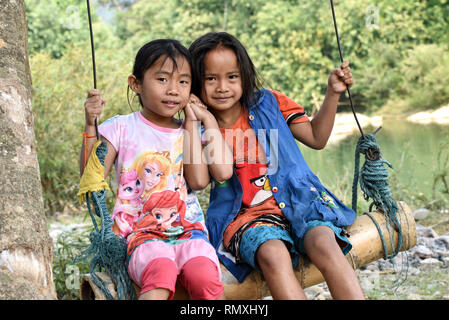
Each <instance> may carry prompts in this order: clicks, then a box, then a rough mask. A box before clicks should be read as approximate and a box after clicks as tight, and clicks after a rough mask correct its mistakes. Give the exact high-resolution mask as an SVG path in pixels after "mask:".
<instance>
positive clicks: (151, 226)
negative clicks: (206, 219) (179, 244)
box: [128, 190, 204, 250]
mask: <svg viewBox="0 0 449 320" xmlns="http://www.w3.org/2000/svg"><path fill="white" fill-rule="evenodd" d="M185 213H186V203H185V201H183V200H182V199H181V197H180V194H179V192H177V191H172V190H164V191H162V192H154V193H153V194H152V195H151V196H150V198H149V199H148V201H147V202H146V203H145V204H144V206H143V211H142V217H141V218H140V219H139V220H137V221H136V222H135V223H134V229H133V233H132V235H131V236H130V237H129V238H128V240H129V245H128V248H130V250H131V248H134V247H136V246H137V245H139V244H141V243H143V242H144V241H147V240H152V239H176V240H182V239H189V238H190V236H191V235H190V232H189V231H191V230H194V229H196V230H204V226H203V225H202V224H201V223H199V222H195V223H190V222H188V221H187V220H186V219H185Z"/></svg>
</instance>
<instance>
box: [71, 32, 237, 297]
mask: <svg viewBox="0 0 449 320" xmlns="http://www.w3.org/2000/svg"><path fill="white" fill-rule="evenodd" d="M191 83H192V72H191V59H190V54H189V52H188V50H187V49H186V48H185V47H184V46H182V45H181V44H180V43H179V42H178V41H176V40H169V39H161V40H155V41H151V42H149V43H147V44H145V45H144V46H143V47H142V48H141V49H140V50H139V52H138V53H137V56H136V59H135V63H134V68H133V72H132V75H130V76H129V77H128V85H129V88H130V89H131V90H132V91H134V92H135V93H136V94H137V96H138V98H139V102H140V104H141V106H142V109H141V111H138V112H134V113H131V114H128V115H123V116H115V117H113V118H111V119H109V120H107V121H105V122H103V123H102V124H101V125H100V126H99V128H98V131H99V133H100V135H101V139H103V140H104V141H106V143H107V146H108V153H107V155H106V157H105V163H104V164H105V175H107V174H108V173H109V170H110V169H111V166H112V164H114V165H115V170H116V178H117V184H118V185H119V189H118V195H117V199H116V205H115V207H114V212H113V219H114V220H115V222H116V223H115V225H114V228H115V229H116V230H115V231H116V233H120V234H121V235H122V236H124V237H125V238H126V240H127V244H128V245H127V246H128V259H127V261H126V263H127V265H128V273H129V275H130V277H131V279H132V280H133V281H134V282H135V283H136V284H137V285H138V286H139V287H140V288H141V291H140V299H171V298H172V297H173V295H174V291H175V285H176V282H177V281H179V282H180V283H181V284H182V285H183V286H184V287H185V288H186V289H187V291H188V293H189V294H190V296H191V298H192V299H219V298H222V297H223V291H224V289H223V285H222V283H221V269H220V264H219V261H218V258H217V255H216V253H215V250H214V248H213V247H212V245H211V244H210V242H209V240H208V232H207V230H206V228H205V225H204V215H203V213H202V211H201V207H200V205H199V202H198V199H197V198H196V196H195V195H194V194H193V193H191V192H187V186H186V182H185V180H184V176H185V177H186V178H187V182H188V186H190V187H191V188H194V189H199V188H204V187H205V185H204V181H207V182H209V179H210V177H209V172H210V173H211V175H212V177H213V178H214V179H216V180H219V181H221V180H227V179H229V178H230V177H231V175H232V162H231V161H229V163H230V164H229V165H227V166H226V165H220V166H217V165H211V166H210V168H208V166H207V165H205V164H204V163H202V161H203V160H202V159H200V161H198V162H192V163H191V164H189V165H186V166H185V167H184V165H183V150H186V149H189V148H190V141H186V144H188V146H184V143H185V142H184V131H185V130H187V131H189V130H190V131H191V130H193V127H194V124H195V123H197V122H198V121H202V122H203V124H204V126H205V128H206V129H211V130H212V129H216V130H218V125H217V122H216V121H215V118H214V117H213V116H212V115H211V114H210V113H209V112H208V111H207V110H206V109H205V108H204V107H203V106H201V105H199V104H197V103H195V102H197V101H198V99H197V98H196V97H191V94H190V89H191ZM193 99H195V101H193ZM191 101H192V102H191ZM104 103H105V100H104V99H103V98H101V95H100V92H99V91H98V90H90V91H89V93H88V98H87V100H86V102H85V114H86V122H85V129H84V136H85V142H83V145H82V150H81V156H80V170H81V172H82V171H83V166H82V164H83V163H85V162H84V161H85V160H84V159H83V155H84V154H86V155H89V154H90V152H92V147H93V144H94V142H95V139H94V138H95V125H94V123H95V118H99V117H100V115H101V112H102V108H103V104H104ZM186 106H187V109H188V110H187V111H188V112H186V119H185V121H180V120H178V119H176V118H175V117H174V116H175V115H176V114H177V113H178V111H180V110H181V109H183V108H184V107H186ZM184 129H185V130H184ZM196 134H197V135H198V134H199V133H198V132H197V133H196ZM220 139H221V136H220ZM186 140H188V139H186ZM219 142H220V141H218V140H217V139H216V140H215V141H212V142H211V143H210V146H209V144H207V143H206V146H209V147H211V148H212V147H213V145H214V144H216V143H219ZM223 145H224V144H223V143H221V144H220V146H221V147H222V146H223ZM201 148H202V146H201V144H199V145H198V146H195V147H194V148H191V149H189V150H190V151H191V152H192V154H194V153H198V152H201ZM224 151H226V149H224ZM228 152H229V154H231V153H230V150H229V151H228ZM217 153H220V150H218V149H217ZM204 169H206V170H204ZM184 170H185V171H184ZM130 200H132V202H131V201H130ZM131 204H132V205H131ZM128 209H130V210H131V211H129V212H128V211H127V210H128ZM117 229H118V230H117Z"/></svg>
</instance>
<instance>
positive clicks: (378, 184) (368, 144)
mask: <svg viewBox="0 0 449 320" xmlns="http://www.w3.org/2000/svg"><path fill="white" fill-rule="evenodd" d="M360 154H364V155H365V163H364V164H363V166H362V169H361V170H359V168H360ZM385 165H387V166H388V167H390V168H393V166H392V165H391V164H390V163H389V162H388V161H387V160H385V159H383V158H382V156H381V152H380V147H379V145H378V143H377V139H376V137H375V136H374V134H365V136H364V137H360V138H359V140H358V142H357V147H356V150H355V168H354V181H353V185H352V209H353V210H354V211H356V210H357V184H358V181H359V178H360V188H361V189H362V191H363V198H364V199H365V200H366V201H368V200H369V199H370V198H371V199H372V200H373V202H372V203H371V204H370V207H369V211H371V209H372V207H373V206H376V208H377V209H378V210H380V211H382V212H383V213H384V215H385V216H386V220H387V222H388V223H389V224H390V225H391V226H393V227H394V228H395V230H396V231H397V232H398V244H397V247H396V249H395V250H393V248H391V250H390V252H391V254H388V250H386V249H387V248H385V245H384V250H385V259H388V258H390V259H392V258H394V257H395V256H396V255H397V254H398V253H399V251H400V249H401V246H402V229H401V224H400V222H399V220H398V218H397V212H398V205H397V203H396V201H395V200H394V199H393V196H392V194H391V191H390V188H389V186H388V171H387V167H386V166H385ZM373 222H374V223H375V224H376V226H377V227H378V229H379V233H380V236H381V239H382V243H385V241H384V238H383V234H382V232H381V230H380V228H379V226H378V225H377V222H376V221H375V220H373ZM391 244H392V246H393V240H392V241H391Z"/></svg>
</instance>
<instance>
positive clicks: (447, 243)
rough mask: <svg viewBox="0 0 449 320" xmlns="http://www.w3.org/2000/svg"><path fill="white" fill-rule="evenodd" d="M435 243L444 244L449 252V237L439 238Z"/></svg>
mask: <svg viewBox="0 0 449 320" xmlns="http://www.w3.org/2000/svg"><path fill="white" fill-rule="evenodd" d="M435 242H438V243H441V244H444V246H445V247H446V249H447V250H449V236H448V235H444V236H439V237H438V238H437V239H435Z"/></svg>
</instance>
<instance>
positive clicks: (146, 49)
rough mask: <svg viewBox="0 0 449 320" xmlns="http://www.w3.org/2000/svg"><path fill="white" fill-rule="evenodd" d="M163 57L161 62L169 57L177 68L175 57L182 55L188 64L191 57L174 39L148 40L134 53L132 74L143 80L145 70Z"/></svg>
mask: <svg viewBox="0 0 449 320" xmlns="http://www.w3.org/2000/svg"><path fill="white" fill-rule="evenodd" d="M160 57H165V59H164V61H163V62H162V64H164V63H165V60H167V59H170V60H171V61H172V62H173V65H174V67H175V69H176V68H178V64H177V63H176V58H179V57H183V58H185V59H186V60H187V62H188V63H189V66H192V58H191V57H190V53H189V50H187V48H186V47H184V46H183V45H182V44H181V42H179V41H178V40H174V39H157V40H153V41H150V42H148V43H146V44H144V45H143V46H142V48H140V49H139V51H138V52H137V55H136V59H135V60H134V67H133V75H134V76H135V77H136V79H137V80H138V81H139V82H143V78H144V75H145V71H147V70H148V69H149V68H151V66H152V65H153V64H154V63H155V62H156V61H157V60H158V59H159V58H160ZM129 89H130V88H129V86H128V91H127V98H128V105H130V103H129ZM138 96H139V95H138ZM139 102H140V105H141V106H143V105H142V100H141V99H140V96H139Z"/></svg>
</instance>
